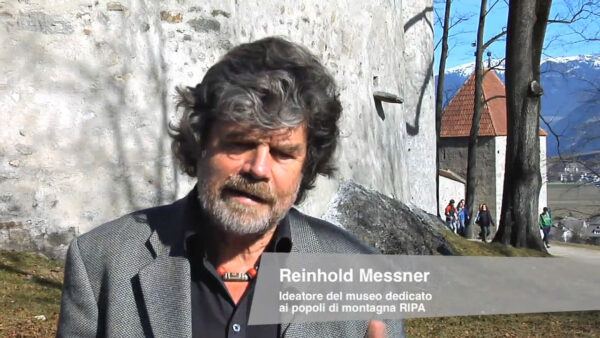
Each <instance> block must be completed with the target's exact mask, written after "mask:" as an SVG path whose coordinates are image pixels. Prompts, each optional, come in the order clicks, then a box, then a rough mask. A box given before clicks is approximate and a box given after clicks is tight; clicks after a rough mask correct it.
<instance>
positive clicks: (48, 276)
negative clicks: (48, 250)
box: [0, 250, 63, 337]
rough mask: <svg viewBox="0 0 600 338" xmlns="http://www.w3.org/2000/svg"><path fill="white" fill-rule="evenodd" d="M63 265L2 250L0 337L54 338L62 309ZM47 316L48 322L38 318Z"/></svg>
mask: <svg viewBox="0 0 600 338" xmlns="http://www.w3.org/2000/svg"><path fill="white" fill-rule="evenodd" d="M62 277H63V267H62V263H61V262H59V261H55V260H49V259H47V258H44V257H42V256H40V255H37V254H35V253H28V252H16V251H6V250H0V285H1V287H0V309H1V310H0V336H2V337H53V336H54V335H56V323H57V321H58V313H59V310H60V295H61V288H62ZM39 315H43V316H44V317H45V320H44V319H36V318H35V317H36V316H39Z"/></svg>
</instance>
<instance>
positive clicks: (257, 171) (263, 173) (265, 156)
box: [243, 144, 271, 180]
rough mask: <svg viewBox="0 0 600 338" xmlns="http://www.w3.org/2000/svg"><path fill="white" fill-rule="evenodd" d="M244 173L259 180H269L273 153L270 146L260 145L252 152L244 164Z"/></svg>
mask: <svg viewBox="0 0 600 338" xmlns="http://www.w3.org/2000/svg"><path fill="white" fill-rule="evenodd" d="M243 169H244V172H245V173H247V174H250V175H251V176H252V177H253V178H255V179H258V180H268V179H269V175H270V172H271V153H270V149H269V146H268V145H266V144H260V145H258V146H257V147H256V149H254V151H252V152H251V154H250V156H249V158H248V159H247V161H246V163H245V164H244V168H243Z"/></svg>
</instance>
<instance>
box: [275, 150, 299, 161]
mask: <svg viewBox="0 0 600 338" xmlns="http://www.w3.org/2000/svg"><path fill="white" fill-rule="evenodd" d="M271 154H272V155H273V156H274V157H277V158H280V159H282V160H289V159H292V158H294V155H293V154H291V153H288V152H285V151H281V150H277V149H273V150H271Z"/></svg>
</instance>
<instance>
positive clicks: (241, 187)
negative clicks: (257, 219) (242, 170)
mask: <svg viewBox="0 0 600 338" xmlns="http://www.w3.org/2000/svg"><path fill="white" fill-rule="evenodd" d="M225 189H226V190H234V191H239V192H242V193H244V194H247V195H251V196H253V197H257V198H258V199H261V200H263V201H264V202H267V203H269V204H274V203H275V195H274V194H273V192H272V191H271V187H270V186H269V184H268V183H266V182H256V181H254V182H253V181H251V180H249V179H248V178H246V177H244V176H241V175H236V176H233V177H231V178H230V179H228V180H227V181H226V182H225V184H224V185H223V190H225Z"/></svg>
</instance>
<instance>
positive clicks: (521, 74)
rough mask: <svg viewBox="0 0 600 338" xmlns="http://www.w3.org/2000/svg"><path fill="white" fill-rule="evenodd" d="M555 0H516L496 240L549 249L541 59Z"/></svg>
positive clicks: (508, 62)
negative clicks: (543, 222) (543, 234)
mask: <svg viewBox="0 0 600 338" xmlns="http://www.w3.org/2000/svg"><path fill="white" fill-rule="evenodd" d="M551 4H552V1H551V0H528V1H522V0H511V1H510V3H509V16H508V33H507V42H506V105H507V107H506V108H507V113H508V126H507V127H508V136H507V140H506V146H507V149H506V172H505V176H504V193H503V196H502V211H501V216H500V224H499V228H498V233H497V234H496V237H495V238H494V241H497V242H502V243H504V244H511V245H513V246H515V247H528V248H532V249H537V250H541V251H545V248H544V246H543V244H542V241H541V238H540V231H539V225H538V199H539V192H540V187H541V184H542V182H541V181H542V178H541V175H540V111H541V100H540V99H541V95H542V92H543V91H542V89H541V86H540V58H541V53H542V47H543V42H544V35H545V33H546V25H547V23H548V15H549V13H550V6H551Z"/></svg>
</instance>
